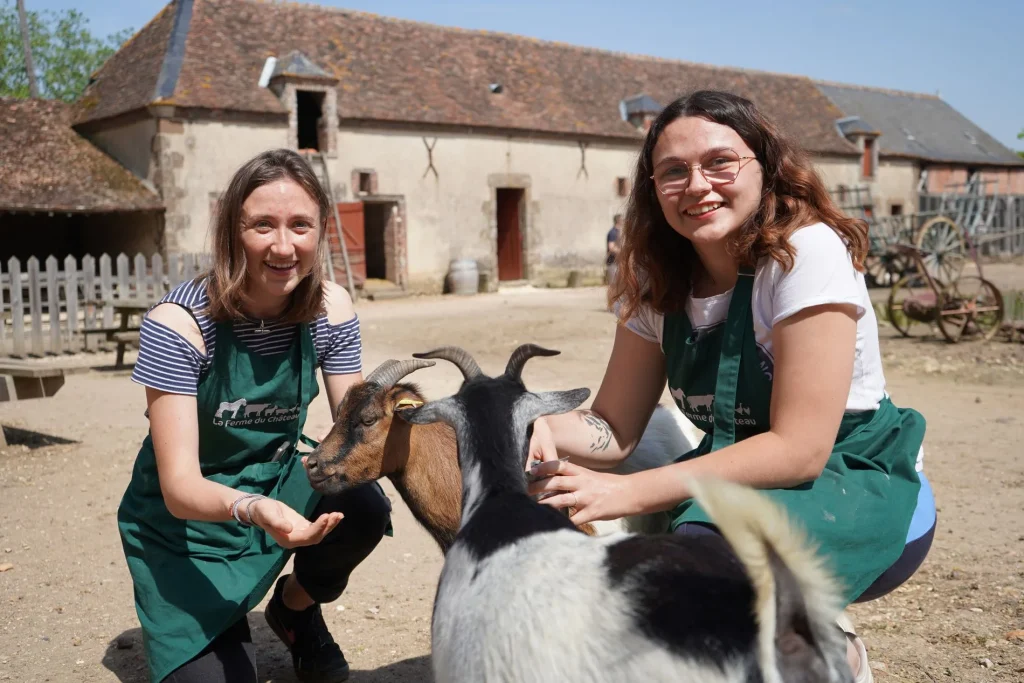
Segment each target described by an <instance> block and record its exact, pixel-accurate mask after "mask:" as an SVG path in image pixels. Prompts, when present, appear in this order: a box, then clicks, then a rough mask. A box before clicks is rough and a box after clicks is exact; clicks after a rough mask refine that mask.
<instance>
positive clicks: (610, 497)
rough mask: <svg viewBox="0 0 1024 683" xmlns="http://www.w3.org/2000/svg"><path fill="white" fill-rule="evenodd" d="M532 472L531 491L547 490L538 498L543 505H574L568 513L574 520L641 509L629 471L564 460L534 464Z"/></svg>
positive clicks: (597, 518) (531, 493) (588, 519)
mask: <svg viewBox="0 0 1024 683" xmlns="http://www.w3.org/2000/svg"><path fill="white" fill-rule="evenodd" d="M531 473H532V475H533V477H534V478H535V480H534V481H533V482H532V483H531V484H530V486H529V492H530V495H539V494H548V496H547V497H546V498H543V499H542V500H540V501H539V502H540V503H541V504H542V505H550V506H552V507H555V508H567V507H571V508H575V510H576V512H575V514H573V515H572V517H570V521H571V522H572V523H573V524H576V525H580V524H583V523H585V522H593V521H597V520H605V519H618V518H619V517H625V516H626V515H636V514H640V513H641V509H640V508H641V505H640V497H639V496H638V495H637V493H636V491H635V490H634V487H633V480H632V479H631V478H630V476H629V475H621V474H608V473H605V472H595V471H594V470H589V469H587V468H586V467H580V466H579V465H574V464H573V463H571V462H568V461H564V460H556V461H554V462H548V463H543V464H540V465H537V466H536V467H535V468H533V470H532V471H531Z"/></svg>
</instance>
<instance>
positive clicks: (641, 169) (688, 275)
mask: <svg viewBox="0 0 1024 683" xmlns="http://www.w3.org/2000/svg"><path fill="white" fill-rule="evenodd" d="M684 116H699V117H701V118H703V119H707V120H708V121H712V122H715V123H719V124H722V125H725V126H729V127H730V128H732V129H733V130H734V131H736V132H737V133H738V134H739V136H740V137H741V138H743V141H744V142H746V143H747V145H748V146H749V147H750V149H752V150H753V151H754V154H755V156H756V157H757V161H758V163H760V164H761V168H762V170H763V176H764V182H763V189H762V194H761V204H760V206H759V207H758V209H757V211H755V212H754V214H753V215H752V216H751V217H750V218H749V219H748V220H747V221H746V223H744V225H743V226H742V227H741V228H740V230H739V232H738V233H737V235H736V236H735V237H734V238H733V239H732V240H731V242H730V245H729V247H730V251H731V253H733V254H735V255H737V256H738V257H739V260H740V262H741V263H742V264H744V265H748V266H753V265H754V264H755V263H757V260H758V259H760V258H761V257H763V256H769V257H771V258H773V259H775V260H776V261H778V262H779V263H780V264H781V265H782V267H783V268H784V269H786V270H788V269H789V268H791V267H792V266H793V257H794V256H795V251H794V250H793V247H792V245H790V244H789V241H788V237H789V236H790V235H791V234H792V233H793V231H794V230H796V229H797V228H801V227H803V226H806V225H811V224H813V223H816V222H819V221H820V222H822V223H825V224H826V225H828V226H830V227H831V228H832V229H833V230H835V231H836V233H837V234H838V235H839V236H840V237H841V238H842V239H843V241H844V242H845V243H846V245H847V249H848V250H849V252H850V254H851V256H852V257H853V263H854V266H855V267H856V268H857V269H858V270H859V271H861V272H863V271H864V257H865V256H866V255H867V250H868V229H867V224H866V223H865V222H864V221H862V220H858V219H855V218H851V217H850V216H847V215H845V214H843V213H842V211H840V210H839V208H838V207H836V205H835V204H834V203H833V202H832V198H831V196H830V195H829V193H828V191H827V190H826V189H825V185H824V183H823V182H822V181H821V178H819V177H818V174H817V173H816V172H815V170H814V167H813V166H812V164H811V160H810V158H809V157H808V156H807V154H806V152H804V151H803V150H802V149H801V148H800V147H799V146H798V145H796V143H794V142H793V141H792V140H790V139H789V138H787V137H786V136H785V135H783V134H782V132H781V131H780V130H779V129H778V127H777V126H776V125H775V124H774V123H773V122H772V121H771V120H769V119H768V118H767V117H766V116H765V115H764V114H762V113H761V112H760V111H759V110H758V109H757V107H755V106H754V104H753V102H751V101H750V100H748V99H745V98H743V97H740V96H738V95H735V94H733V93H729V92H723V91H720V90H700V91H697V92H694V93H691V94H689V95H684V96H683V97H680V98H678V99H677V100H675V101H674V102H672V103H671V104H669V105H668V106H667V107H665V108H664V109H663V110H662V111H661V113H660V114H659V115H658V118H656V119H655V120H654V122H653V123H652V124H651V127H650V129H649V130H648V132H647V137H646V138H645V140H644V145H643V149H642V150H641V152H640V155H639V157H638V159H637V163H636V170H635V172H634V174H633V175H634V178H633V190H632V192H631V193H630V196H629V202H628V205H627V209H626V220H625V229H624V230H623V234H622V244H621V248H620V251H619V258H618V262H619V269H618V274H617V275H616V278H615V281H614V283H613V285H612V286H611V287H610V288H609V291H608V298H609V302H610V303H615V302H619V303H620V305H621V308H620V310H619V318H620V320H627V319H629V317H631V316H632V315H633V314H635V313H636V311H637V309H638V308H639V307H640V306H641V304H647V305H649V306H651V307H652V308H654V310H656V311H657V312H659V313H675V312H679V311H681V310H683V308H684V305H685V302H686V299H687V297H688V296H689V294H690V291H691V289H692V282H693V276H694V274H695V271H696V270H697V269H698V268H700V261H699V259H698V257H697V252H696V250H695V249H694V248H693V243H691V242H690V240H688V239H686V238H685V237H683V236H682V235H680V234H679V233H677V232H676V231H675V230H673V229H672V226H670V225H669V224H668V221H667V220H665V215H664V213H662V210H661V205H660V204H659V203H658V198H657V195H656V194H655V193H656V190H655V187H654V181H653V180H651V175H652V174H653V173H654V170H653V163H652V159H651V157H652V156H653V153H654V146H655V145H656V144H657V143H658V138H659V137H661V134H662V132H663V131H664V130H665V128H666V127H667V126H668V125H669V124H671V123H672V122H673V121H675V120H676V119H678V118H681V117H684Z"/></svg>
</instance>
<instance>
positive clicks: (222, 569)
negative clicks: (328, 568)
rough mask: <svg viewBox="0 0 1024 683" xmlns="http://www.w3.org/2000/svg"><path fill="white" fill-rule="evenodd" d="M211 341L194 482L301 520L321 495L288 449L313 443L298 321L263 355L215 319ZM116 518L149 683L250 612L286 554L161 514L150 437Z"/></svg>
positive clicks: (309, 350)
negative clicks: (256, 497) (260, 500)
mask: <svg viewBox="0 0 1024 683" xmlns="http://www.w3.org/2000/svg"><path fill="white" fill-rule="evenodd" d="M216 335H217V343H216V353H215V354H214V357H213V367H212V368H210V371H209V372H208V373H207V374H206V376H205V377H204V378H203V379H202V380H201V381H200V383H199V388H198V392H197V395H196V403H197V409H198V420H199V465H200V469H201V470H202V474H203V477H205V478H206V479H208V480H210V481H215V482H218V483H220V484H224V485H225V486H229V487H231V488H234V489H237V490H238V491H240V492H243V493H261V494H263V495H265V496H267V497H269V498H275V499H277V500H280V501H282V502H283V503H285V504H287V505H288V506H290V507H291V508H293V509H294V510H295V511H297V512H298V513H299V514H301V515H304V516H306V517H309V515H310V514H311V513H312V512H313V509H314V507H315V506H316V504H317V502H318V501H319V499H320V495H319V494H318V493H316V492H315V491H314V490H313V488H312V487H311V486H310V484H309V480H308V478H307V476H306V472H305V469H304V468H303V466H302V455H301V453H300V452H299V451H298V450H297V449H296V448H295V446H296V444H298V443H299V442H300V441H302V442H303V443H306V444H307V445H311V446H315V445H316V442H314V441H312V440H311V439H309V438H307V437H306V436H304V435H303V434H302V427H303V424H304V423H305V421H306V410H307V408H308V407H309V404H310V402H312V400H313V399H314V398H315V397H316V395H317V394H318V393H319V388H318V386H317V381H316V364H315V358H316V356H315V351H314V348H313V341H312V337H311V336H310V332H309V326H308V325H306V324H301V325H299V326H298V333H297V334H296V338H295V340H294V341H293V342H292V345H291V348H290V349H289V350H288V351H286V352H284V353H281V354H275V355H273V356H260V355H257V354H255V353H253V352H251V351H250V350H249V349H247V348H246V347H245V345H244V344H243V343H242V342H241V340H239V339H238V337H237V336H236V335H235V333H234V330H233V329H232V326H231V323H230V322H222V323H218V324H217V331H216ZM281 447H284V451H283V453H282V454H281V455H280V457H278V458H277V459H274V455H275V453H277V451H278V449H279V448H281ZM117 520H118V528H119V530H120V532H121V541H122V546H123V548H124V553H125V557H126V559H127V562H128V568H129V571H130V573H131V575H132V580H133V582H134V586H135V607H136V611H137V613H138V616H139V621H140V623H141V625H142V633H143V643H144V645H145V651H146V655H147V659H148V664H149V673H150V679H151V680H152V681H153V682H154V683H158V682H159V681H161V680H163V678H164V677H166V676H167V675H168V674H169V673H171V672H172V671H173V670H174V669H176V668H178V667H179V666H181V665H182V664H184V663H186V662H187V661H189V660H190V659H192V658H193V657H195V655H197V654H199V652H201V651H202V650H203V649H204V648H205V647H206V646H207V645H208V644H209V643H210V642H211V641H212V640H213V639H214V638H216V637H217V636H218V635H219V634H220V633H221V632H223V631H224V630H225V629H226V628H227V627H228V626H230V625H231V624H233V623H235V622H236V621H237V620H238V619H240V618H242V617H244V616H245V614H247V613H248V612H249V611H250V610H252V609H253V608H254V607H256V605H258V604H259V602H260V601H261V600H262V599H263V597H264V596H265V595H266V594H267V592H268V590H269V589H270V587H271V585H272V584H273V582H274V580H275V579H276V577H277V575H278V574H279V573H280V572H281V570H282V569H283V568H284V565H285V563H286V562H287V561H288V558H289V557H290V555H291V551H290V550H286V549H285V548H282V547H281V546H279V545H278V544H277V543H276V542H275V541H274V540H273V538H271V537H270V535H269V534H266V533H265V532H264V531H262V530H261V529H259V528H256V527H243V526H241V525H240V524H238V523H237V522H235V521H234V520H230V521H228V522H200V521H192V520H183V519H177V518H176V517H174V516H173V515H171V513H170V512H169V511H168V510H167V507H166V505H165V504H164V500H163V496H162V495H161V492H160V481H159V479H158V477H157V469H156V459H155V455H154V451H153V441H152V435H147V436H146V439H145V440H144V442H143V444H142V447H141V449H140V450H139V454H138V457H137V459H136V461H135V467H134V471H133V472H132V479H131V482H130V483H129V485H128V488H127V490H126V491H125V494H124V497H123V498H122V500H121V505H120V506H119V508H118V516H117Z"/></svg>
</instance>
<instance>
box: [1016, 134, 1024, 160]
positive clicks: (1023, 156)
mask: <svg viewBox="0 0 1024 683" xmlns="http://www.w3.org/2000/svg"><path fill="white" fill-rule="evenodd" d="M1017 139H1018V140H1024V130H1021V132H1019V133H1017ZM1017 156H1019V157H1020V158H1021V159H1024V149H1022V150H1021V151H1019V152H1017Z"/></svg>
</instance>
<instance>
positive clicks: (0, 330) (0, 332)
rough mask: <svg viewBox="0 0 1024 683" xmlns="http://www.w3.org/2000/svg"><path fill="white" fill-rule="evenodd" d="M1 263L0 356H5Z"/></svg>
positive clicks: (0, 268) (1, 270)
mask: <svg viewBox="0 0 1024 683" xmlns="http://www.w3.org/2000/svg"><path fill="white" fill-rule="evenodd" d="M3 265H4V264H3V263H0V356H3V355H6V352H7V335H6V334H5V332H6V331H7V329H6V325H5V324H4V298H5V297H4V287H3V283H4V268H3Z"/></svg>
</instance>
